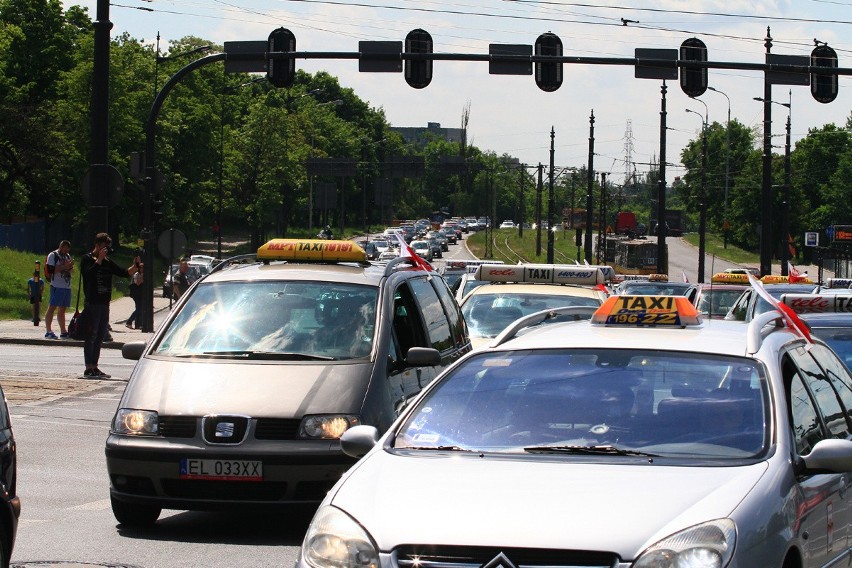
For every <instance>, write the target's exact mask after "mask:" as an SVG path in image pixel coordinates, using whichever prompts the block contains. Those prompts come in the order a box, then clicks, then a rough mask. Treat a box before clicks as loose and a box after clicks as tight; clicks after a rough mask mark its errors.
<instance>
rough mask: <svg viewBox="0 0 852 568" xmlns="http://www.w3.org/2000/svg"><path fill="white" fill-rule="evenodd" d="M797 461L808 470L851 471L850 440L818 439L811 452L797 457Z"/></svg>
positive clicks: (851, 454)
mask: <svg viewBox="0 0 852 568" xmlns="http://www.w3.org/2000/svg"><path fill="white" fill-rule="evenodd" d="M799 462H800V463H801V464H802V465H804V467H805V468H806V469H807V470H809V471H831V472H834V473H843V472H847V471H852V440H841V439H838V438H829V439H826V440H820V441H819V442H817V443H816V444H815V445H814V447H813V449H812V450H811V453H809V454H808V455H806V456H802V457H801V458H799Z"/></svg>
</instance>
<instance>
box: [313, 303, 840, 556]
mask: <svg viewBox="0 0 852 568" xmlns="http://www.w3.org/2000/svg"><path fill="white" fill-rule="evenodd" d="M578 309H579V308H578ZM786 321H787V320H786V319H784V318H783V317H782V315H781V313H779V312H773V313H766V314H763V315H761V316H758V317H757V318H756V319H755V320H754V321H753V322H752V323H751V324H749V325H743V324H741V323H735V322H727V321H724V320H705V321H702V318H701V316H700V314H698V313H697V311H696V310H695V308H694V306H693V305H692V304H690V303H689V301H688V300H687V299H686V298H683V297H673V296H611V297H610V298H608V299H607V301H606V302H605V303H604V304H603V305H602V306H600V307H599V308H598V309H596V310H595V311H594V313H593V315H592V319H591V321H588V320H587V321H577V322H573V323H561V324H552V325H548V326H545V327H543V328H541V329H538V330H530V331H529V332H528V333H526V334H519V335H517V336H515V337H514V338H510V337H508V336H507V337H506V338H505V340H506V341H505V342H504V343H501V344H499V345H492V346H491V347H490V348H489V349H485V350H480V351H475V352H473V353H471V354H469V355H467V356H465V357H464V358H463V359H462V360H460V361H459V362H458V363H457V364H455V365H453V366H452V367H451V368H450V369H448V370H447V371H445V372H444V373H442V375H441V376H439V377H438V378H437V379H436V380H435V381H433V382H432V383H431V384H430V385H429V386H428V387H427V388H426V389H425V390H424V392H423V393H422V394H421V396H420V397H418V399H417V400H416V401H415V402H414V403H413V404H412V405H411V406H409V408H408V409H406V411H405V412H404V414H403V415H402V416H400V418H399V419H398V420H397V421H396V422H395V423H394V425H393V426H392V427H391V428H390V429H389V430H388V431H387V432H386V433H385V434H384V435H382V436H380V435H379V433H378V432H377V431H376V430H375V429H374V428H370V427H368V426H358V427H355V428H352V429H351V430H349V431H348V432H346V433H345V434H344V435H343V437H342V439H341V444H342V446H343V449H344V451H346V452H348V453H350V454H351V455H353V456H363V457H361V459H360V461H359V462H358V463H357V464H356V465H355V466H354V467H353V468H352V469H351V470H350V471H349V472H348V473H347V475H346V476H345V477H344V478H343V479H341V481H340V482H339V483H338V484H337V485H336V486H335V487H334V488H333V489H332V490H331V492H329V494H328V496H327V497H326V498H325V500H324V501H323V503H322V504H321V506H320V508H319V509H318V510H317V512H316V514H315V515H314V518H313V520H312V522H311V523H310V525H309V528H308V530H307V532H306V534H305V537H304V540H303V543H302V547H301V550H300V553H299V557H298V560H297V568H327V567H331V566H335V567H339V566H361V567H366V566H374V567H377V568H397V567H415V566H420V567H430V568H449V567H471V568H473V567H509V566H548V567H578V566H583V567H608V568H675V567H690V568H724V567H727V568H734V567H736V568H746V567H748V568H753V567H777V568H782V567H783V568H790V567H797V568H811V567H817V566H828V565H832V566H834V565H845V564H846V563H847V561H848V558H849V553H850V548H849V544H848V536H849V530H850V528H852V519H850V515H849V512H850V509H849V507H850V501H849V499H848V495H847V494H846V492H847V488H848V487H847V482H846V479H847V478H848V475H849V474H848V472H849V471H852V424H850V420H849V410H852V388H850V387H852V377H850V374H849V373H848V372H847V371H846V370H845V368H844V367H843V366H842V365H841V364H840V363H839V361H837V358H836V356H835V355H834V354H833V353H832V352H831V350H830V349H828V348H827V347H826V345H825V344H824V343H822V342H821V341H819V340H818V339H815V340H812V341H808V340H807V339H806V338H805V337H804V336H803V335H801V334H800V333H799V332H798V331H797V329H798V328H797V327H795V326H794V327H788V326H787V325H786V324H785V323H784V322H786ZM438 481H439V482H438ZM406 488H416V490H414V491H406ZM403 492H404V495H405V503H404V506H405V511H406V512H410V513H412V519H411V522H401V521H400V517H399V510H400V497H399V496H400V494H402V493H403ZM841 561H842V563H841Z"/></svg>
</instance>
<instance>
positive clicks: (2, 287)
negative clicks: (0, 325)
mask: <svg viewBox="0 0 852 568" xmlns="http://www.w3.org/2000/svg"><path fill="white" fill-rule="evenodd" d="M133 250H134V249H133V248H132V247H131V248H120V249H117V250H116V252H115V254H113V255H111V258H112V259H113V260H115V262H117V263H118V265H119V266H130V263H131V262H132V261H133ZM72 255H73V256H74V260H75V263H74V272H73V275H74V277H73V278H72V279H71V307H70V308H69V311H71V312H73V310H74V307H75V305H76V302H77V288H78V286H79V284H80V273H79V271H78V269H79V267H80V256H81V255H80V254H78V253H77V252H76V251H75V252H72ZM46 257H47V253H45V254H43V255H39V254H37V253H33V252H21V251H16V250H12V249H8V248H0V267H2V268H0V320H17V319H24V320H31V319H32V305H31V304H30V301H29V297H28V295H27V281H28V280H29V279H30V278H32V275H33V270H34V269H35V261H37V260H38V261H39V262H40V263H41V265H42V266H41V273H40V274H39V277H40V278H42V279H43V278H44V261H45V258H46ZM161 272H162V270H161V269H160V270H159V271H158V268H157V265H156V263H155V266H154V275H155V278H156V277H157V275H158V274H160V273H161ZM129 282H130V280H129V279H127V278H114V279H113V290H112V297H113V299H116V298H121V297H122V296H126V295H128V293H129V291H130V289H129ZM157 284H158V283H157V281H155V282H154V287H155V289H156V286H157ZM49 300H50V285H49V284H48V283H47V282H45V283H44V295H43V296H42V299H41V317H42V319H44V312H45V311H47V306H48V301H49ZM83 300H84V298H82V297H81V298H80V307H81V308H82V305H83ZM69 317H70V316H69Z"/></svg>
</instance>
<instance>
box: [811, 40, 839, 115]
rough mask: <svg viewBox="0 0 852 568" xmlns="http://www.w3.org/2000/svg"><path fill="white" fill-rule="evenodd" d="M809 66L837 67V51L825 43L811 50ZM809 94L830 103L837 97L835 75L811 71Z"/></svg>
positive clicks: (820, 100) (819, 100)
mask: <svg viewBox="0 0 852 568" xmlns="http://www.w3.org/2000/svg"><path fill="white" fill-rule="evenodd" d="M811 67H831V68H837V53H836V52H835V51H834V50H833V49H831V48H830V47H828V46H827V45H825V44H822V45H818V46H816V47H815V48H814V50H813V51H812V52H811ZM811 95H813V97H814V99H816V100H817V101H818V102H821V103H830V102H831V101H833V100H834V99H836V98H837V75H823V74H822V73H811Z"/></svg>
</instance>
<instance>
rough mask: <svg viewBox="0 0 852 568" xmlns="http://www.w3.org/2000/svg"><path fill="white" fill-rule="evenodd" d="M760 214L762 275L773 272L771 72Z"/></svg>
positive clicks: (767, 86)
mask: <svg viewBox="0 0 852 568" xmlns="http://www.w3.org/2000/svg"><path fill="white" fill-rule="evenodd" d="M764 45H765V46H766V63H767V64H769V51H770V49H772V36H770V35H769V28H768V27H767V28H766V42H765V44H764ZM760 207H761V215H760V275H761V276H766V275H767V274H772V227H771V224H772V83H770V82H769V73H768V72H767V71H764V73H763V180H762V184H761V200H760Z"/></svg>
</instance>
